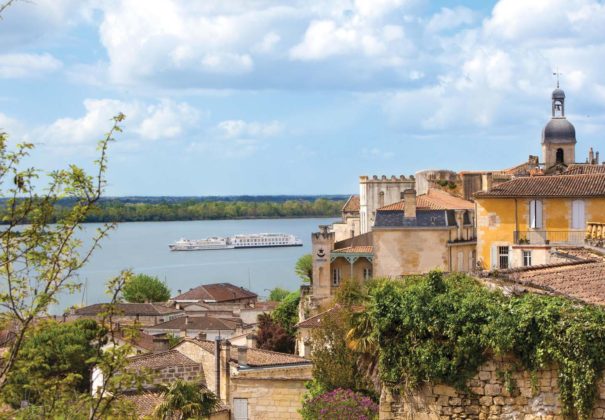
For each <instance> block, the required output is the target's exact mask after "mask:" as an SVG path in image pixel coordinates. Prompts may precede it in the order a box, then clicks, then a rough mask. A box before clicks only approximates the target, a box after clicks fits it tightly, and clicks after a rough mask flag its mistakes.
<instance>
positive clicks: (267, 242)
mask: <svg viewBox="0 0 605 420" xmlns="http://www.w3.org/2000/svg"><path fill="white" fill-rule="evenodd" d="M168 246H169V248H170V250H171V251H205V250H212V249H235V248H270V247H283V246H302V241H301V240H300V239H298V238H297V237H296V236H294V235H289V234H286V233H255V234H249V235H235V236H228V237H225V238H223V237H212V238H205V239H180V240H178V241H176V242H175V243H173V244H170V245H168Z"/></svg>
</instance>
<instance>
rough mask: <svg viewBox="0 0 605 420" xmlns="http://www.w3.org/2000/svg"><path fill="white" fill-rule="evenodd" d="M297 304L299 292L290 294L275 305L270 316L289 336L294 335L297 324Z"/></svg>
mask: <svg viewBox="0 0 605 420" xmlns="http://www.w3.org/2000/svg"><path fill="white" fill-rule="evenodd" d="M299 302H300V292H299V291H296V292H291V293H289V294H288V295H287V296H286V297H285V298H284V299H283V300H282V301H281V302H280V303H279V305H277V307H276V308H275V310H274V311H273V313H272V314H271V316H272V318H273V320H275V322H277V323H278V324H279V325H280V326H281V327H282V328H283V329H284V330H286V331H287V332H288V334H291V335H294V333H295V332H296V327H295V325H296V324H298V304H299Z"/></svg>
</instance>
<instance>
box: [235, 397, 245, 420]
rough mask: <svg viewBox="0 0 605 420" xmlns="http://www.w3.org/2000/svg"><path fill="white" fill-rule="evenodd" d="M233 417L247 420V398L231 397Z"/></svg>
mask: <svg viewBox="0 0 605 420" xmlns="http://www.w3.org/2000/svg"><path fill="white" fill-rule="evenodd" d="M233 418H234V419H235V420H248V399H247V398H234V399H233Z"/></svg>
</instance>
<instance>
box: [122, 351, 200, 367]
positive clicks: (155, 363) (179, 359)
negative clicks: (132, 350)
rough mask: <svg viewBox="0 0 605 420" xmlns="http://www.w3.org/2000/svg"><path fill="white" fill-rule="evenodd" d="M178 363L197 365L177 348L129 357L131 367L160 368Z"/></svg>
mask: <svg viewBox="0 0 605 420" xmlns="http://www.w3.org/2000/svg"><path fill="white" fill-rule="evenodd" d="M176 365H185V366H190V365H197V363H196V362H194V361H193V360H191V359H190V358H188V357H187V356H185V355H184V354H182V353H180V352H178V351H176V350H168V351H164V352H161V353H151V354H143V355H140V356H134V357H130V358H129V359H128V368H129V369H151V370H159V369H164V368H167V367H171V366H176Z"/></svg>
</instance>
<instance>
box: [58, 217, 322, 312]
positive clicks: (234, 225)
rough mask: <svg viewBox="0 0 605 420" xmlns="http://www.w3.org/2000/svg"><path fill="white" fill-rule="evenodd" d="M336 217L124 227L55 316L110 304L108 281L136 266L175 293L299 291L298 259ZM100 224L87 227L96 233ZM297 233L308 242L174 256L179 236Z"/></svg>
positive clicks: (106, 242)
mask: <svg viewBox="0 0 605 420" xmlns="http://www.w3.org/2000/svg"><path fill="white" fill-rule="evenodd" d="M333 221H334V219H267V220H219V221H194V222H139V223H121V224H119V226H118V228H117V229H116V230H115V231H113V232H112V233H111V234H110V237H109V238H107V239H105V240H104V241H103V242H102V248H101V249H99V250H97V251H96V252H95V254H94V255H93V257H92V260H91V261H90V262H89V263H88V264H87V265H86V266H85V267H84V268H83V269H82V270H81V271H80V272H79V278H80V281H81V282H82V283H84V284H85V285H86V287H85V290H83V291H82V292H81V293H77V294H73V295H64V296H62V297H61V299H60V304H59V305H57V306H56V307H54V308H53V313H62V311H63V309H64V308H66V307H68V306H70V305H73V304H86V303H87V304H92V303H97V302H103V301H107V295H105V282H106V281H107V279H109V278H111V277H114V276H116V275H118V273H119V272H120V270H122V269H126V268H130V269H132V270H133V271H134V272H135V273H145V274H151V275H154V276H158V277H159V278H160V279H162V280H166V282H167V284H168V287H170V289H171V290H172V293H173V295H174V294H176V293H177V290H178V289H181V290H183V291H185V290H189V289H190V288H192V287H195V286H198V285H200V284H204V283H216V282H230V283H233V284H235V285H238V286H244V287H246V288H248V287H249V288H250V289H251V290H252V291H254V292H255V293H257V294H258V295H260V296H266V295H267V294H268V292H267V291H266V290H265V289H272V288H274V287H278V286H279V287H283V288H286V289H289V290H296V289H297V288H298V286H299V284H300V281H299V280H298V278H297V277H296V275H295V274H294V265H295V263H296V260H297V259H298V258H299V257H300V256H301V255H303V254H305V253H308V252H309V251H310V249H311V233H312V232H315V231H317V226H318V225H320V224H328V223H331V222H333ZM98 226H99V225H97V224H88V225H86V227H85V233H84V237H85V238H86V237H87V236H88V237H89V236H90V235H92V233H93V232H94V230H95V229H96V228H97V227H98ZM261 232H275V233H291V234H294V235H296V236H298V237H299V238H300V239H302V241H303V244H304V245H303V246H302V247H285V248H264V249H263V248H253V249H232V250H212V251H197V252H170V251H169V250H168V244H169V243H171V242H173V241H175V240H177V239H179V238H182V237H184V238H190V239H196V238H204V237H208V236H229V235H235V234H238V233H261Z"/></svg>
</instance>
